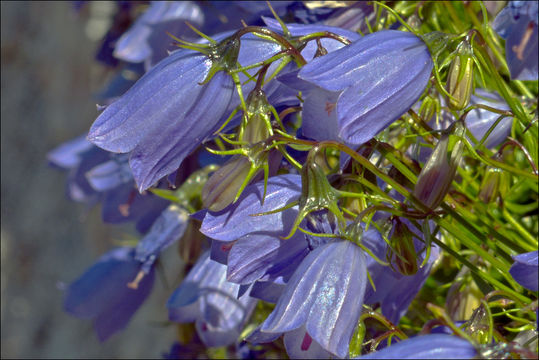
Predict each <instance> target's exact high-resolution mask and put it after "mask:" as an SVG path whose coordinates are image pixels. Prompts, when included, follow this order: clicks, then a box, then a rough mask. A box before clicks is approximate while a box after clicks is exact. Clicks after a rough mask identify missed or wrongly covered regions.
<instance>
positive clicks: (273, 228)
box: [200, 174, 301, 241]
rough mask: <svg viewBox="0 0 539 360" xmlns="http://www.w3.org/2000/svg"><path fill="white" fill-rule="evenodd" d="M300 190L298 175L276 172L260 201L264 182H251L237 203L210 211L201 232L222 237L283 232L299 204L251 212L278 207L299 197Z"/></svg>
mask: <svg viewBox="0 0 539 360" xmlns="http://www.w3.org/2000/svg"><path fill="white" fill-rule="evenodd" d="M300 193H301V177H300V176H299V175H290V174H289V175H279V176H274V177H271V178H269V179H268V186H267V193H266V198H265V201H264V205H261V201H262V196H263V194H264V182H263V181H260V182H257V183H255V184H251V185H249V186H248V187H247V188H246V189H245V190H244V192H243V193H242V195H241V196H240V198H239V199H238V201H237V202H236V203H235V204H232V205H230V206H229V207H227V208H226V209H225V210H223V211H221V212H218V213H212V212H209V211H208V212H207V214H206V217H205V218H204V221H203V222H202V225H201V227H200V232H202V233H203V234H204V235H206V236H209V237H211V238H212V239H217V240H221V241H233V240H236V239H239V238H241V237H242V236H244V235H247V234H251V233H252V234H261V233H267V234H274V235H277V236H279V235H284V234H285V233H286V231H288V230H289V229H290V228H291V227H292V224H293V222H294V219H295V217H296V214H297V211H298V210H297V206H294V207H293V208H291V209H287V210H285V211H281V212H278V213H275V214H270V215H262V216H251V215H253V214H258V213H262V212H267V211H271V210H276V209H279V208H281V207H283V206H285V205H287V204H289V203H291V202H293V201H295V200H297V199H298V198H299V196H300Z"/></svg>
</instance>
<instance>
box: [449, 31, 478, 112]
mask: <svg viewBox="0 0 539 360" xmlns="http://www.w3.org/2000/svg"><path fill="white" fill-rule="evenodd" d="M472 56H473V55H472V46H471V45H470V43H469V42H468V41H466V40H465V41H463V42H461V43H460V44H459V45H458V47H457V50H456V56H455V58H454V59H453V61H452V62H451V65H450V67H449V73H448V76H447V83H446V85H445V88H446V90H447V92H448V93H449V94H450V95H451V97H450V98H449V99H448V103H449V107H450V108H451V109H453V110H462V109H464V108H465V107H466V106H467V105H468V103H469V102H470V96H471V95H472V90H473V59H472Z"/></svg>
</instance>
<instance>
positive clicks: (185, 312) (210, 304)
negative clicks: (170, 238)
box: [167, 252, 256, 346]
mask: <svg viewBox="0 0 539 360" xmlns="http://www.w3.org/2000/svg"><path fill="white" fill-rule="evenodd" d="M239 287H240V285H238V284H233V283H231V282H228V281H226V266H225V265H222V264H219V263H217V262H215V261H213V260H211V259H210V256H209V252H206V253H204V254H203V255H202V256H201V257H200V258H199V260H198V261H197V263H196V264H195V266H194V267H193V269H192V270H191V271H190V272H189V274H188V275H187V277H186V278H185V279H184V281H183V282H182V284H181V285H180V286H179V287H178V289H176V290H175V291H174V293H173V294H172V296H171V297H170V299H169V300H168V302H167V308H168V309H169V318H170V320H172V321H177V322H191V321H195V320H196V326H197V332H198V334H199V336H200V338H201V339H202V341H203V342H204V343H205V344H206V345H207V346H226V345H230V344H232V343H234V342H235V341H236V340H237V338H238V337H239V335H240V332H241V330H242V326H243V324H244V322H245V321H246V320H247V318H248V317H249V315H250V313H251V311H252V310H253V308H254V306H255V304H256V299H253V298H251V297H249V296H247V295H245V296H242V297H241V298H240V299H237V294H238V290H239Z"/></svg>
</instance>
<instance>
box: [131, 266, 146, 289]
mask: <svg viewBox="0 0 539 360" xmlns="http://www.w3.org/2000/svg"><path fill="white" fill-rule="evenodd" d="M144 275H146V273H145V272H144V271H142V270H140V271H139V272H138V274H137V276H136V277H135V280H133V281H131V282H129V283H127V287H128V288H130V289H133V290H137V289H138V285H139V284H140V282H141V281H142V278H143V277H144Z"/></svg>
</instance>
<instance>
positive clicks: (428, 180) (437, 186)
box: [413, 120, 465, 210]
mask: <svg viewBox="0 0 539 360" xmlns="http://www.w3.org/2000/svg"><path fill="white" fill-rule="evenodd" d="M453 126H454V129H452V130H453V131H451V129H450V130H448V131H447V132H445V133H444V134H442V136H441V137H440V141H439V142H438V144H436V147H435V148H434V151H433V152H432V154H431V156H430V158H429V160H428V161H427V163H426V164H425V166H424V167H423V170H421V173H420V174H419V177H418V179H417V183H416V185H415V188H414V192H413V195H414V196H415V197H416V198H417V199H418V200H419V201H421V202H422V203H423V204H424V205H426V206H427V207H428V208H429V209H431V210H434V209H436V208H437V207H438V206H439V205H440V204H441V202H442V201H443V199H444V197H445V194H447V192H448V191H449V188H450V187H451V182H452V181H453V178H454V177H455V173H456V171H457V166H458V164H459V161H460V158H461V157H462V151H463V148H464V144H463V143H462V140H461V139H462V137H463V136H464V131H465V127H464V124H463V122H462V121H460V120H459V121H457V122H456V123H455V124H454V125H453Z"/></svg>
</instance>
